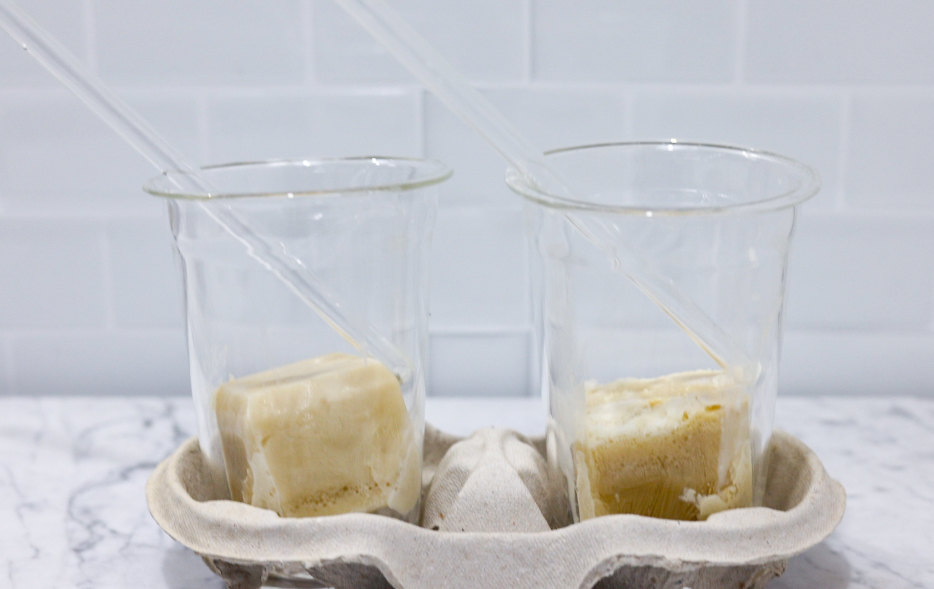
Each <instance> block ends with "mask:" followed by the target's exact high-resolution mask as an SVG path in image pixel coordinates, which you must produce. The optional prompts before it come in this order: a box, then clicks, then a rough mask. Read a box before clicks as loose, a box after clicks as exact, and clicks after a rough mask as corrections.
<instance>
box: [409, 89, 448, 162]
mask: <svg viewBox="0 0 934 589" xmlns="http://www.w3.org/2000/svg"><path fill="white" fill-rule="evenodd" d="M413 92H414V94H415V100H414V103H415V105H414V108H415V142H416V145H415V149H416V150H417V151H418V156H419V157H421V158H427V157H428V153H427V151H426V150H427V145H428V125H426V124H425V123H426V116H425V114H426V113H425V93H426V92H428V90H425V89H424V88H421V87H419V88H416V89H415V90H414V91H413ZM444 163H445V164H447V165H449V166H451V167H453V164H451V163H448V162H444Z"/></svg>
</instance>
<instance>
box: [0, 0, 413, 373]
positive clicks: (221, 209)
mask: <svg viewBox="0 0 934 589" xmlns="http://www.w3.org/2000/svg"><path fill="white" fill-rule="evenodd" d="M0 27H2V28H3V29H5V30H6V32H7V33H9V34H10V36H11V37H13V38H14V39H15V40H16V41H17V42H18V43H19V44H20V45H22V47H23V49H25V50H26V51H28V52H29V54H30V55H31V56H32V57H34V58H35V59H36V60H37V61H39V63H41V64H42V65H43V66H45V68H46V69H48V70H49V71H50V72H51V73H52V74H53V75H54V76H55V77H56V78H58V79H59V81H61V82H62V84H64V85H65V86H66V87H67V88H69V89H70V90H71V91H72V92H74V93H75V94H76V95H77V96H78V98H80V99H81V100H82V101H84V103H85V104H87V105H88V107H90V109H91V110H92V111H93V112H94V113H95V114H97V115H98V116H99V117H100V118H102V119H103V120H104V121H105V122H106V123H107V124H108V125H110V127H111V128H113V130H114V131H116V132H117V134H119V135H120V136H121V137H123V139H124V140H125V141H126V142H127V143H129V144H130V145H132V146H133V147H134V148H135V149H136V150H137V151H138V152H139V153H141V154H142V155H143V157H145V158H146V159H147V160H149V162H150V163H151V164H153V165H154V166H155V167H156V168H157V169H158V170H159V171H160V172H163V173H164V172H167V171H175V170H178V171H182V172H184V173H183V174H177V175H176V174H172V175H171V176H170V178H172V181H173V182H174V183H175V184H176V185H177V186H178V187H179V188H180V189H181V190H184V191H190V192H191V193H192V194H204V195H207V196H208V197H210V196H211V195H212V194H216V193H212V190H211V187H210V185H209V183H208V182H207V181H206V180H205V179H204V177H203V176H202V175H201V173H200V171H199V170H198V169H197V168H196V167H194V166H192V165H191V164H189V163H188V162H187V161H186V160H185V158H184V157H182V156H181V155H180V154H179V152H178V151H176V150H175V149H174V148H173V147H172V146H171V145H169V143H168V142H167V141H165V140H164V139H163V138H162V137H160V136H159V134H158V133H157V132H156V131H155V130H154V129H153V128H152V127H150V126H149V124H148V123H147V122H146V121H145V120H144V119H143V118H142V117H140V116H139V115H138V114H137V113H136V112H135V111H133V109H131V108H130V107H129V106H128V105H127V104H126V103H124V102H123V101H122V100H120V99H119V98H118V97H117V96H116V95H115V94H113V93H112V92H111V91H110V90H108V89H107V87H106V86H105V85H104V83H103V82H102V81H100V80H99V79H97V77H96V76H94V75H93V74H92V73H90V72H89V71H87V70H86V69H85V68H84V66H83V65H82V64H81V62H79V61H78V60H77V59H76V58H75V57H74V56H73V55H71V53H70V52H69V51H68V50H67V49H65V47H63V46H62V45H61V44H60V43H58V42H57V41H56V40H55V38H54V37H52V36H51V35H50V34H49V33H47V32H46V31H45V30H43V29H42V27H40V26H39V24H38V23H36V22H35V21H34V20H33V19H32V18H31V17H30V16H29V15H28V14H26V13H25V12H24V11H23V10H22V9H21V8H19V7H18V6H17V5H16V4H14V3H13V2H11V1H10V0H0ZM222 202H223V201H217V202H215V203H212V206H208V205H207V204H206V203H204V202H202V203H200V206H201V207H202V208H203V210H204V212H205V213H206V214H207V215H208V216H209V217H210V218H211V219H213V220H214V221H215V222H216V223H217V224H218V225H220V226H221V227H222V228H223V229H224V231H226V232H227V233H228V234H230V235H231V236H232V237H233V238H234V239H236V240H237V241H239V242H240V243H241V244H243V246H244V247H245V248H246V251H247V253H248V255H249V256H250V257H252V258H253V259H255V260H256V261H257V262H259V263H260V264H261V265H262V266H263V267H265V268H266V269H267V270H269V271H270V272H271V273H272V274H273V275H274V276H275V277H276V278H277V279H279V280H280V281H281V282H282V283H283V284H284V285H285V286H286V287H288V288H289V290H291V291H292V292H293V293H295V294H296V295H298V297H299V298H300V299H301V300H302V301H304V302H305V303H306V304H307V305H308V306H309V307H311V308H312V309H313V310H314V311H315V312H316V313H317V314H318V315H319V316H320V317H321V318H322V319H323V320H324V321H325V322H326V323H327V324H328V325H329V326H330V327H331V328H333V329H334V330H335V331H336V332H337V333H339V334H340V335H341V336H342V337H343V338H344V339H346V340H347V341H348V342H349V343H350V344H351V345H353V346H354V348H356V349H358V350H360V352H361V353H363V354H364V355H366V354H369V355H372V356H373V357H374V358H376V359H377V360H379V361H380V362H382V363H383V364H385V365H386V366H387V367H388V368H389V369H390V370H392V371H393V372H395V373H396V374H397V375H398V376H399V377H400V378H402V379H403V380H405V379H406V378H408V376H409V374H410V373H411V371H412V364H411V362H410V361H409V359H408V358H406V357H405V355H404V354H402V352H401V351H399V350H398V348H396V347H395V346H394V345H393V344H392V343H391V342H390V341H389V340H388V339H386V338H385V337H384V336H383V335H382V334H380V333H378V332H377V331H376V330H375V329H373V327H372V326H371V325H369V324H364V322H362V321H358V320H355V319H356V318H355V317H352V316H351V315H349V314H348V312H347V310H346V309H345V308H344V306H343V305H342V304H341V302H340V300H339V298H338V297H336V296H335V295H334V293H332V292H331V291H330V290H328V288H327V287H326V286H325V285H324V284H323V283H322V282H321V281H319V280H318V279H317V277H316V276H314V275H313V274H312V273H311V272H310V271H309V270H308V269H307V268H306V267H304V266H303V265H302V263H301V261H300V260H298V259H296V258H294V257H292V256H288V255H286V254H285V253H283V252H282V251H281V250H279V249H277V248H274V247H272V245H271V244H269V243H268V242H267V241H266V240H263V239H262V238H261V237H259V236H258V235H256V234H255V233H254V232H253V231H252V230H251V229H250V226H249V224H248V223H247V222H246V221H245V220H243V219H242V218H241V216H240V215H238V214H237V213H235V212H234V211H233V209H232V208H231V207H230V205H229V204H226V203H224V204H223V206H221V203H222Z"/></svg>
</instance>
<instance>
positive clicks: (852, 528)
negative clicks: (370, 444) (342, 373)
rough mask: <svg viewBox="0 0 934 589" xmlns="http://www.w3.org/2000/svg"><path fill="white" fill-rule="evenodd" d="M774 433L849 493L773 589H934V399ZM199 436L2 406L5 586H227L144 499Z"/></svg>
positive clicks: (178, 408) (529, 419)
mask: <svg viewBox="0 0 934 589" xmlns="http://www.w3.org/2000/svg"><path fill="white" fill-rule="evenodd" d="M427 417H428V420H429V421H430V422H431V423H433V424H435V425H436V426H438V427H440V428H441V429H443V430H445V431H449V432H451V433H458V434H467V433H470V432H471V431H473V430H474V429H476V428H478V427H482V426H484V425H503V426H509V427H512V428H514V429H517V430H519V431H522V432H524V433H527V434H530V435H537V434H540V433H542V432H543V431H544V422H545V419H544V410H543V408H542V407H541V403H540V401H538V400H537V399H482V400H480V399H429V401H428V409H427ZM776 425H777V426H778V427H781V428H783V429H785V430H786V431H789V432H791V433H792V434H794V435H796V436H798V437H799V438H801V439H802V440H803V441H804V442H806V443H807V444H808V445H809V446H811V448H813V449H814V451H815V452H816V453H817V455H818V456H819V457H820V458H821V460H822V461H823V463H824V465H825V467H826V468H827V470H828V471H829V472H830V474H831V475H832V476H833V477H834V478H836V479H837V480H839V481H841V482H842V483H843V485H844V486H845V487H846V490H847V494H848V499H847V512H846V515H845V516H844V518H843V521H842V522H841V524H840V526H839V527H838V528H837V529H836V531H834V533H833V534H832V535H831V536H830V537H829V538H828V539H827V540H825V541H824V542H822V543H821V544H819V545H817V546H816V547H814V548H812V549H811V550H809V551H807V552H806V553H804V554H802V555H800V556H798V557H796V558H794V559H792V561H791V563H790V564H789V567H788V571H787V572H786V573H785V574H784V575H783V576H782V577H780V578H778V579H776V580H773V581H772V582H771V583H770V584H769V585H768V589H814V588H822V589H865V588H873V589H883V588H885V589H902V588H928V589H930V588H934V556H932V548H934V400H923V399H913V398H894V399H883V398H782V399H779V402H778V407H777V411H776ZM194 431H195V422H194V415H193V409H192V405H191V403H190V401H188V400H187V399H179V398H169V399H155V398H146V399H139V398H120V397H109V398H108V397H105V398H67V397H47V398H40V399H36V398H22V397H6V398H0V567H2V569H0V588H2V587H9V588H11V589H22V588H30V589H34V588H44V587H54V588H65V587H82V588H90V587H94V588H97V589H110V588H123V587H133V588H135V589H188V588H205V589H222V588H223V587H224V584H223V582H222V581H221V580H220V579H219V578H218V577H216V576H214V574H213V573H211V571H210V570H208V568H207V567H206V566H205V565H204V564H203V563H202V561H201V559H200V558H198V557H197V556H195V555H194V554H193V553H192V552H190V551H189V550H188V549H186V548H184V547H183V546H181V545H180V544H178V543H176V542H175V541H173V540H172V539H171V538H169V537H168V536H167V535H166V534H165V533H164V532H163V531H162V530H161V529H160V528H159V527H158V526H157V525H156V523H155V522H154V521H153V520H152V518H151V517H150V516H149V512H148V510H147V508H146V501H145V497H144V492H143V488H144V486H145V484H146V480H147V478H148V477H149V474H150V473H151V472H152V470H153V468H154V467H155V465H156V464H157V462H158V461H159V460H161V459H162V458H164V457H165V456H167V455H168V454H170V453H171V452H172V451H173V450H174V449H175V448H176V447H177V446H178V445H179V444H181V443H182V442H183V441H184V440H185V439H186V438H188V437H189V436H190V435H192V433H193V432H194Z"/></svg>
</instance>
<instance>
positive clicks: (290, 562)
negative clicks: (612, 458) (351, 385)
mask: <svg viewBox="0 0 934 589" xmlns="http://www.w3.org/2000/svg"><path fill="white" fill-rule="evenodd" d="M549 440H550V436H546V437H544V438H538V439H531V440H529V439H527V438H525V437H523V436H522V435H520V434H517V433H515V432H512V431H510V430H505V429H498V428H489V429H483V430H479V431H477V432H475V433H474V434H473V435H472V436H470V437H468V438H466V439H461V438H456V437H454V436H450V435H448V434H445V433H443V432H440V431H438V430H436V429H434V428H432V427H431V426H428V428H427V430H426V436H425V468H424V472H423V483H424V484H423V494H422V518H421V525H420V526H416V525H413V524H408V523H405V522H402V521H398V520H395V519H391V518H388V517H382V516H379V515H372V514H347V515H339V516H330V517H321V518H303V519H293V518H280V517H278V516H277V515H276V514H275V513H273V512H271V511H268V510H264V509H259V508H256V507H252V506H250V505H246V504H242V503H235V502H232V501H227V500H221V499H218V498H220V497H225V496H226V495H227V492H226V489H223V488H218V487H217V486H216V483H212V482H211V481H209V480H207V477H205V476H204V473H205V472H206V470H205V469H204V468H203V463H202V455H201V451H200V449H199V446H198V442H197V440H196V439H191V440H189V441H188V442H186V443H185V444H183V445H182V446H181V447H179V448H178V450H176V452H175V453H174V454H172V456H170V457H169V458H167V459H166V460H165V461H163V462H162V463H161V464H159V466H158V467H157V468H156V470H155V471H154V472H153V474H152V476H151V477H150V479H149V482H148V484H147V487H146V496H147V500H148V502H149V510H150V512H151V513H152V516H153V518H154V519H155V520H156V522H158V524H159V525H160V526H162V528H163V529H164V530H165V531H166V532H168V534H169V535H170V536H172V537H173V538H175V539H176V540H177V541H179V542H180V543H182V544H184V545H185V546H187V547H189V548H191V549H192V550H194V551H195V552H197V553H198V554H200V555H201V556H202V557H203V558H204V560H205V562H207V564H208V565H209V566H210V567H211V568H212V569H213V570H214V571H215V572H216V573H217V574H219V575H221V576H222V577H223V578H224V580H225V581H226V582H227V585H228V587H230V588H231V589H255V588H257V587H260V586H263V585H267V586H282V587H335V588H337V589H345V588H346V589H350V588H353V589H361V588H365V587H374V588H375V587H378V588H394V589H416V588H423V587H424V588H432V589H468V588H470V589H480V588H496V589H500V588H502V589H506V588H509V589H533V588H534V589H548V588H556V589H557V588H561V589H568V588H570V589H611V588H613V587H619V588H623V587H625V588H631V587H639V588H659V589H682V588H690V589H714V588H717V589H719V588H722V587H731V588H732V587H735V588H745V589H756V588H761V587H763V586H764V585H765V584H766V583H767V582H768V581H769V580H770V579H772V578H773V577H776V576H778V575H780V574H782V572H784V570H785V566H786V564H787V562H788V559H789V558H790V557H791V556H793V555H795V554H798V553H800V552H803V551H804V550H806V549H808V548H809V547H811V546H813V545H815V544H817V543H818V542H820V541H821V540H823V539H824V538H825V537H826V536H827V535H828V534H830V532H831V531H832V530H833V529H834V527H836V525H837V524H838V523H839V521H840V519H841V518H842V517H843V511H844V506H845V503H846V496H845V493H844V490H843V487H842V486H841V485H840V484H839V483H838V482H836V481H834V480H833V479H831V478H830V477H829V476H828V475H827V472H826V471H825V470H824V467H823V466H822V465H821V463H820V461H819V460H818V458H817V457H816V456H815V455H814V454H813V453H812V452H811V450H810V449H809V448H807V446H805V445H804V444H803V443H801V442H800V441H799V440H797V439H795V438H794V437H792V436H790V435H789V434H787V433H784V432H781V431H776V432H775V434H774V435H773V437H772V442H771V458H770V461H769V473H768V483H767V489H766V495H765V499H764V505H765V507H754V508H746V509H735V510H730V511H725V512H721V513H718V514H714V515H713V516H711V517H710V518H709V519H708V520H707V521H705V522H677V521H669V520H659V519H653V518H647V517H641V516H634V515H616V516H606V517H600V518H595V519H592V520H587V521H585V522H582V523H578V524H573V525H567V523H568V522H567V497H566V488H565V485H564V482H563V480H561V478H560V477H558V476H556V471H555V470H554V469H553V468H551V467H550V466H549V464H553V463H554V462H553V461H551V462H550V461H549V460H548V457H549V454H551V455H552V458H553V450H554V448H553V443H549Z"/></svg>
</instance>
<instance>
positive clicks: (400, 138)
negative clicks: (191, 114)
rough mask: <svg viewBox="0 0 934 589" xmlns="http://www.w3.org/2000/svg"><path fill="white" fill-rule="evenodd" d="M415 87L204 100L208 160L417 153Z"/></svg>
mask: <svg viewBox="0 0 934 589" xmlns="http://www.w3.org/2000/svg"><path fill="white" fill-rule="evenodd" d="M419 105H420V103H419V102H418V95H417V93H416V92H414V91H401V90H397V89H394V90H391V91H388V92H372V91H370V92H362V93H361V92H354V93H336V94H335V93H324V94H316V95H307V94H301V95H284V96H269V95H247V96H222V97H217V98H211V99H209V100H208V106H207V118H208V134H209V150H210V155H209V158H210V160H211V161H212V162H217V163H221V162H233V161H255V160H268V159H279V158H306V157H340V156H356V155H401V156H410V157H411V156H420V155H421V141H420V138H419V136H418V129H419V126H418V122H417V118H418V114H419Z"/></svg>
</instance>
